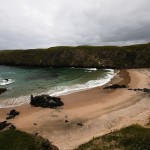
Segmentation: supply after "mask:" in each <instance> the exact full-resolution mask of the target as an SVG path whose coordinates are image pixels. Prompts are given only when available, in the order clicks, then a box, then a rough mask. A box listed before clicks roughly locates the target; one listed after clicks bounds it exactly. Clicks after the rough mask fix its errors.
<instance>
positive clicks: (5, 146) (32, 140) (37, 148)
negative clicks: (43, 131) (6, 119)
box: [0, 129, 58, 150]
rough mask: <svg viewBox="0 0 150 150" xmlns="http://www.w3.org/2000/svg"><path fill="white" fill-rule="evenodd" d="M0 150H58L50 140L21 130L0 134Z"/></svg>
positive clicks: (6, 131)
mask: <svg viewBox="0 0 150 150" xmlns="http://www.w3.org/2000/svg"><path fill="white" fill-rule="evenodd" d="M0 150H58V149H57V148H56V147H55V146H53V145H51V144H50V143H49V141H48V140H45V139H43V138H42V137H39V136H33V135H30V134H27V133H25V132H22V131H19V130H11V129H10V130H5V131H2V132H0Z"/></svg>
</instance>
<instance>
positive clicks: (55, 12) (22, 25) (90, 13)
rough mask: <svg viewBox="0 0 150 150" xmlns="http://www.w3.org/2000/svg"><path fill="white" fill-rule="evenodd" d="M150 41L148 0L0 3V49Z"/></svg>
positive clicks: (6, 0)
mask: <svg viewBox="0 0 150 150" xmlns="http://www.w3.org/2000/svg"><path fill="white" fill-rule="evenodd" d="M146 42H150V0H0V49H28V48H47V47H52V46H62V45H68V46H77V45H128V44H136V43H146Z"/></svg>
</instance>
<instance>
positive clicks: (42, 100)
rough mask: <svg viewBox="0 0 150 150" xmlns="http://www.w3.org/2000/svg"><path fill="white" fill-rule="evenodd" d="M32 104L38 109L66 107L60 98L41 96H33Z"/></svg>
mask: <svg viewBox="0 0 150 150" xmlns="http://www.w3.org/2000/svg"><path fill="white" fill-rule="evenodd" d="M30 104H31V105H33V106H36V107H43V108H56V107H58V106H62V105H64V103H63V102H62V101H61V99H60V98H59V97H52V96H49V95H40V96H35V97H33V95H31V101H30Z"/></svg>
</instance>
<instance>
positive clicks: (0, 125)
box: [0, 121, 11, 131]
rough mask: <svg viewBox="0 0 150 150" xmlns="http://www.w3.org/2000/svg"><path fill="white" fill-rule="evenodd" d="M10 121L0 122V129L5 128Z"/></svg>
mask: <svg viewBox="0 0 150 150" xmlns="http://www.w3.org/2000/svg"><path fill="white" fill-rule="evenodd" d="M10 124H11V123H7V121H3V122H0V131H1V130H3V129H5V128H6V127H7V126H9V125H10Z"/></svg>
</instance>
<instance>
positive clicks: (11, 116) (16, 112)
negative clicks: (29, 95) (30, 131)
mask: <svg viewBox="0 0 150 150" xmlns="http://www.w3.org/2000/svg"><path fill="white" fill-rule="evenodd" d="M19 114H20V112H18V111H16V110H15V109H12V110H11V111H10V112H9V113H8V114H7V115H8V117H6V119H7V120H8V119H13V118H15V117H16V116H18V115H19Z"/></svg>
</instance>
